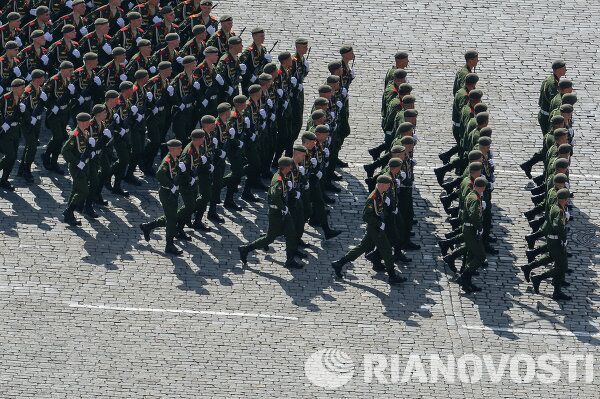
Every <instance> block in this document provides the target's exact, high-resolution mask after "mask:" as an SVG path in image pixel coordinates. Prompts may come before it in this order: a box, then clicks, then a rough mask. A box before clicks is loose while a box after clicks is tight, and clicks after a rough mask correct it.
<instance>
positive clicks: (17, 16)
mask: <svg viewBox="0 0 600 399" xmlns="http://www.w3.org/2000/svg"><path fill="white" fill-rule="evenodd" d="M6 19H7V21H9V22H10V21H17V20H19V19H21V14H19V13H18V12H14V11H13V12H9V13H8V15H7V16H6Z"/></svg>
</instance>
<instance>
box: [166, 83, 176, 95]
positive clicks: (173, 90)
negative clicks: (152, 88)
mask: <svg viewBox="0 0 600 399" xmlns="http://www.w3.org/2000/svg"><path fill="white" fill-rule="evenodd" d="M167 93H169V96H172V95H173V94H174V93H175V89H174V88H173V86H171V85H168V86H167Z"/></svg>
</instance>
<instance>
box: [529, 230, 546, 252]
mask: <svg viewBox="0 0 600 399" xmlns="http://www.w3.org/2000/svg"><path fill="white" fill-rule="evenodd" d="M543 236H544V233H543V232H542V231H540V230H538V231H536V232H535V233H532V234H528V235H526V236H525V241H527V248H529V249H533V247H535V242H536V241H537V240H539V239H540V238H542V237H543Z"/></svg>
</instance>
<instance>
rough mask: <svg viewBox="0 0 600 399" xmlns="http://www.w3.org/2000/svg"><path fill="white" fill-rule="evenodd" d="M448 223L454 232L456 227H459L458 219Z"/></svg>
mask: <svg viewBox="0 0 600 399" xmlns="http://www.w3.org/2000/svg"><path fill="white" fill-rule="evenodd" d="M448 222H449V223H450V226H452V230H455V229H457V228H458V226H460V219H459V218H452V219H450V220H449V221H448Z"/></svg>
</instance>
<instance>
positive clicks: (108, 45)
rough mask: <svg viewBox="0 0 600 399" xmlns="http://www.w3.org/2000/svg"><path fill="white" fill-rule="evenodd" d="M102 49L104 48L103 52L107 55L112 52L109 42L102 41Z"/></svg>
mask: <svg viewBox="0 0 600 399" xmlns="http://www.w3.org/2000/svg"><path fill="white" fill-rule="evenodd" d="M102 50H104V52H105V53H106V54H108V55H111V54H112V47H110V44H108V43H104V45H103V46H102Z"/></svg>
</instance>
